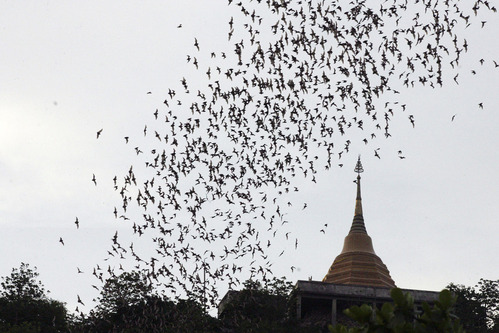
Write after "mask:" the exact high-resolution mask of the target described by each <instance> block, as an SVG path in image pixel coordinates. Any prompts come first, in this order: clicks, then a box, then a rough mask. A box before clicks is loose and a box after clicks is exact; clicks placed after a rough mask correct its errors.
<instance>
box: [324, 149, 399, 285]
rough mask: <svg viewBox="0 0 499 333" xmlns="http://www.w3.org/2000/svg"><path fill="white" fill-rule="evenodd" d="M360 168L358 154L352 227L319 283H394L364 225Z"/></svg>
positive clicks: (361, 170) (361, 169)
mask: <svg viewBox="0 0 499 333" xmlns="http://www.w3.org/2000/svg"><path fill="white" fill-rule="evenodd" d="M363 171H364V169H363V168H362V163H361V162H360V156H359V159H358V161H357V165H356V166H355V172H357V181H356V183H357V198H356V201H355V214H354V217H353V222H352V227H351V228H350V232H349V233H348V235H347V236H346V237H345V242H344V244H343V250H342V251H341V253H340V254H339V255H338V256H337V257H336V259H335V260H334V262H333V264H332V265H331V267H330V268H329V270H328V272H327V274H326V276H325V277H324V279H322V282H326V283H335V284H346V285H360V286H369V287H388V288H393V287H395V282H393V280H392V278H391V277H390V272H389V271H388V269H387V268H386V266H385V264H384V263H383V261H382V260H381V259H380V257H378V256H377V255H376V253H375V252H374V248H373V243H372V240H371V237H369V235H368V234H367V230H366V226H365V224H364V216H363V214H362V198H361V195H360V174H361V173H362V172H363Z"/></svg>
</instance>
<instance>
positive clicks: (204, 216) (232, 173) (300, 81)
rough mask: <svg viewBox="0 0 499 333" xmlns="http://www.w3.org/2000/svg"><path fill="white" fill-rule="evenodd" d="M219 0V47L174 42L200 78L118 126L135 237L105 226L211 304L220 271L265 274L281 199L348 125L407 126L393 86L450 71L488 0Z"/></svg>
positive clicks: (120, 213) (342, 141)
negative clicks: (148, 115)
mask: <svg viewBox="0 0 499 333" xmlns="http://www.w3.org/2000/svg"><path fill="white" fill-rule="evenodd" d="M228 3H229V6H230V8H232V10H233V16H232V17H230V18H227V22H228V31H227V40H228V49H227V50H204V49H203V43H202V40H198V39H197V38H193V48H192V50H191V51H192V52H190V53H189V55H188V56H187V62H188V63H189V64H191V65H192V66H193V67H194V68H195V69H197V70H198V71H200V73H201V74H202V76H203V78H204V81H203V80H199V79H197V78H196V79H195V78H192V79H189V78H185V77H184V78H179V85H178V86H177V87H171V88H170V89H169V90H168V92H167V93H166V94H165V96H164V102H163V104H162V105H159V106H158V108H157V109H156V110H154V112H153V116H154V118H152V119H154V121H153V122H152V123H150V124H148V125H147V126H145V127H144V129H143V134H144V136H145V137H146V138H149V141H148V143H147V144H146V145H141V146H138V145H134V144H133V142H134V138H133V137H131V136H130V137H129V136H127V137H126V138H125V140H126V144H128V145H130V147H131V148H132V149H133V154H134V155H135V154H136V155H137V157H136V158H137V160H138V161H139V162H137V163H134V164H132V166H130V168H129V169H128V171H127V172H126V173H125V174H124V175H122V176H120V177H115V178H114V187H115V190H116V191H117V193H119V194H120V196H121V206H120V207H117V208H115V209H114V212H113V213H114V215H115V217H116V218H117V219H120V220H124V221H125V223H128V224H129V225H130V226H131V230H132V231H133V233H134V234H135V235H138V236H141V237H137V240H136V241H135V242H134V243H132V244H127V245H123V246H122V245H121V243H120V241H119V239H118V234H116V235H115V236H114V237H113V239H112V249H111V250H110V251H109V255H110V256H114V257H116V258H122V259H124V258H128V257H129V256H131V257H133V258H134V259H135V260H136V262H137V266H136V268H137V269H144V270H146V272H147V273H148V274H149V276H150V277H151V279H155V280H158V281H161V282H162V283H163V284H164V286H165V287H166V288H167V289H169V290H170V291H171V292H174V293H175V292H176V293H177V294H184V295H185V294H187V295H189V296H194V297H197V298H198V299H203V300H205V301H206V300H208V301H211V302H212V304H215V302H216V300H217V297H218V293H217V290H218V289H219V286H220V285H219V283H218V282H220V281H224V283H226V284H228V286H229V287H234V286H236V285H237V284H238V283H239V282H240V279H242V278H249V277H253V278H258V279H263V280H265V279H266V278H267V276H268V275H269V274H271V272H272V269H271V266H272V262H273V260H275V259H276V258H277V257H278V256H280V255H282V253H283V251H282V250H283V249H284V248H273V247H272V244H273V243H280V244H282V243H283V242H282V241H281V242H278V241H277V239H279V240H284V239H285V240H288V241H289V242H290V244H291V245H290V248H296V247H297V246H298V237H297V235H290V233H289V232H286V226H285V224H286V223H287V222H288V221H287V220H286V217H285V215H286V212H285V211H286V209H288V208H289V207H291V206H292V202H291V201H290V199H289V196H291V194H292V193H293V192H295V191H297V190H298V187H299V185H298V184H299V182H300V181H303V179H309V180H311V181H316V178H315V177H316V173H317V170H319V169H323V168H326V169H329V168H331V167H332V166H333V165H335V164H336V163H339V162H338V160H339V159H340V158H341V156H342V154H346V153H348V152H349V149H350V144H351V140H352V138H353V137H357V138H360V140H362V141H363V142H364V143H365V144H368V143H369V142H371V141H372V140H375V139H376V138H377V137H381V138H383V137H388V136H390V121H391V119H393V118H394V117H395V116H399V117H404V118H405V119H408V121H410V123H411V124H412V126H414V124H415V117H414V115H412V114H407V113H405V112H406V105H405V104H402V103H399V102H398V100H397V96H398V94H399V92H400V91H401V90H406V89H410V88H412V87H414V86H420V85H428V86H431V87H439V86H441V85H442V84H444V82H445V81H446V80H447V79H446V78H448V77H453V76H454V74H455V72H456V71H457V68H458V65H459V63H460V59H461V57H463V54H464V53H465V52H466V51H467V50H468V48H469V47H470V46H469V45H468V42H467V40H466V39H464V38H462V37H461V35H460V34H462V32H463V31H465V29H466V28H468V26H470V25H472V24H481V26H482V27H483V26H484V24H483V22H481V21H480V20H479V19H478V18H479V16H478V14H482V12H483V13H485V14H489V12H491V13H495V12H496V8H495V7H493V6H492V5H491V4H490V3H489V2H487V1H480V0H479V1H475V2H472V1H457V0H447V1H442V0H405V1H403V0H402V1H400V0H393V1H388V0H387V1H362V0H348V1H346V0H345V1H344V0H338V1H312V0H310V1H302V0H300V1H297V0H267V1H261V0H257V1H252V0H249V1H248V0H246V1H245V0H241V1H239V2H238V3H235V2H233V1H232V0H229V1H228ZM179 27H181V26H179ZM455 78H456V77H455ZM148 94H149V93H148ZM154 94H156V92H153V93H152V95H154ZM101 131H102V130H100V131H99V132H98V133H97V136H98V137H99V135H100V132H101ZM374 153H375V154H376V155H378V152H377V150H374ZM378 156H379V155H378ZM352 167H353V166H352ZM94 179H95V177H94ZM94 182H95V180H94ZM296 206H297V205H295V206H294V207H296ZM299 207H300V209H301V208H302V207H303V208H304V207H306V204H305V205H303V203H302V204H300V205H299ZM295 222H296V221H295ZM299 223H303V224H304V226H303V227H304V228H306V227H307V226H306V225H305V224H306V223H307V221H299ZM143 239H146V242H142V243H144V244H146V245H138V244H141V240H143ZM151 240H152V243H153V244H154V247H153V249H152V250H151V242H150V241H151ZM144 247H148V249H147V250H145V249H144ZM271 248H272V249H273V250H272V251H270V249H271ZM115 269H116V268H115ZM108 272H109V274H114V273H115V270H113V268H112V267H109V269H108ZM94 274H95V275H96V276H97V277H98V278H100V279H102V276H103V272H102V270H101V271H99V270H94Z"/></svg>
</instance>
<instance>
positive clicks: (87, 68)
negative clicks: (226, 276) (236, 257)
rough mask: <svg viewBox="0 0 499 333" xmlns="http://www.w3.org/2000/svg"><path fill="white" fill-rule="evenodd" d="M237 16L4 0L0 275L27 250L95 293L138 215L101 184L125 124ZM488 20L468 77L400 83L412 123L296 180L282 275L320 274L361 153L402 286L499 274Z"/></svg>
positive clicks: (379, 246) (381, 246)
mask: <svg viewBox="0 0 499 333" xmlns="http://www.w3.org/2000/svg"><path fill="white" fill-rule="evenodd" d="M231 15H234V13H232V12H230V11H229V10H228V9H227V6H226V4H225V2H224V1H220V2H218V3H214V2H212V1H210V2H209V5H208V2H207V1H194V0H190V1H182V2H173V1H170V2H168V3H163V2H159V1H158V2H157V1H127V2H121V1H120V2H118V1H115V2H106V3H105V4H104V3H102V2H100V1H99V2H98V1H85V2H76V1H74V2H62V1H44V2H42V1H26V2H24V1H23V2H19V1H2V2H0V45H2V51H1V52H0V257H1V258H2V259H1V260H0V276H6V275H8V274H9V273H10V271H11V269H12V268H13V267H19V265H20V263H21V262H27V263H29V264H30V265H32V266H37V267H38V271H39V272H40V279H41V280H42V282H43V283H44V284H45V286H46V287H47V288H48V289H49V290H51V294H50V296H51V297H53V298H55V299H58V300H60V301H64V302H67V303H68V307H69V309H70V310H72V309H73V308H74V307H75V306H76V294H79V295H81V296H82V298H85V299H86V300H88V303H91V302H90V300H91V299H92V297H95V296H96V293H95V291H94V290H93V289H92V288H91V287H90V284H92V283H95V279H93V278H92V277H91V276H90V275H91V274H89V273H90V271H91V268H92V267H93V265H94V264H96V263H99V262H101V261H102V259H103V258H104V257H105V254H106V251H107V249H108V246H109V243H110V239H111V237H112V236H113V234H114V232H115V230H116V229H117V228H128V227H129V226H123V225H117V222H116V220H115V219H114V217H113V215H112V211H113V207H114V206H115V205H117V203H119V200H120V198H119V197H118V196H117V195H115V194H114V193H113V192H112V191H109V190H108V189H110V188H111V184H112V181H111V179H112V177H113V176H114V174H121V173H123V172H124V171H125V170H127V169H128V168H129V166H130V164H132V163H134V162H133V161H134V158H135V156H134V152H133V151H132V150H131V149H130V148H131V147H130V146H126V145H125V144H124V140H123V137H124V136H130V137H131V138H134V137H139V136H140V135H141V131H142V129H143V126H144V124H146V123H148V122H150V121H151V120H152V117H153V116H152V113H153V111H154V110H155V108H157V107H159V106H160V105H161V103H162V101H163V100H164V98H165V95H166V92H167V89H168V87H170V86H173V85H178V83H179V81H180V79H181V78H182V77H183V76H186V77H187V76H189V77H192V76H193V75H196V72H195V71H193V69H192V68H191V67H192V66H189V67H188V66H187V64H186V54H188V53H189V52H192V51H193V40H194V37H197V38H198V40H199V41H200V44H201V47H202V48H203V49H204V48H205V49H206V50H210V49H216V48H219V47H222V48H223V47H225V48H227V45H226V27H227V22H228V21H229V19H230V17H231ZM179 24H182V28H181V29H178V28H177V26H178V25H179ZM486 25H487V28H488V29H484V30H480V29H478V30H477V29H474V30H472V29H470V31H466V32H465V34H466V35H467V39H468V42H469V44H470V45H471V48H472V49H473V50H474V51H473V52H470V53H468V54H466V55H464V59H463V62H462V64H461V66H462V68H461V69H462V73H461V74H460V78H459V82H460V84H459V85H456V84H454V83H453V82H451V81H452V80H450V81H449V80H448V82H447V83H449V84H448V85H447V86H446V87H444V88H441V89H435V90H433V89H431V88H417V89H410V90H405V89H401V94H400V99H401V101H405V102H406V103H407V108H408V112H410V113H412V114H414V115H415V116H416V127H415V128H414V129H413V128H412V127H411V125H410V123H409V122H408V121H407V120H406V119H405V117H406V115H402V116H401V117H400V120H399V121H395V122H394V125H393V127H392V138H390V139H387V140H384V139H381V140H378V141H377V142H376V143H375V145H374V146H371V145H370V146H367V147H363V146H355V147H353V148H352V151H353V152H352V153H351V154H350V155H349V156H344V157H343V158H342V160H341V161H340V162H341V163H343V164H344V167H343V168H333V169H332V170H331V171H329V172H322V173H321V174H320V175H319V176H318V183H317V184H309V183H306V184H303V187H302V191H301V192H300V195H301V196H302V197H301V200H302V201H307V202H308V208H307V209H306V210H304V211H302V210H301V209H300V208H295V209H290V211H289V214H288V220H289V221H291V223H290V224H291V226H290V230H291V231H292V232H293V233H295V234H296V235H299V244H300V245H299V247H298V250H297V251H294V250H293V249H292V247H293V246H292V245H293V244H291V243H289V244H288V243H286V244H280V245H279V244H278V245H276V247H275V251H276V252H277V253H279V252H280V251H281V250H282V248H288V251H287V252H286V253H285V254H284V255H283V256H282V257H280V258H279V260H278V261H277V262H276V263H275V264H274V270H275V274H276V275H277V276H286V277H287V279H288V280H291V281H296V280H298V279H307V278H308V277H309V276H312V277H313V278H314V280H321V279H322V278H323V276H324V275H325V274H326V272H327V270H328V268H329V266H330V264H331V263H332V261H333V260H334V258H335V257H336V256H337V255H338V254H339V252H340V251H341V249H342V246H343V239H344V237H345V236H346V234H347V233H348V230H349V228H350V224H351V221H352V218H353V211H354V199H355V184H353V182H352V180H354V179H355V174H354V172H353V168H354V166H355V162H356V159H357V154H362V162H363V165H364V169H365V172H364V173H363V175H362V176H363V178H362V179H363V180H362V193H363V207H364V219H365V223H366V227H367V230H368V233H369V234H370V236H371V237H372V238H373V243H374V248H375V250H376V252H377V254H378V255H379V256H380V257H381V259H382V260H383V261H384V263H385V264H386V265H387V266H388V269H389V270H390V272H391V276H392V278H393V279H394V280H395V283H396V284H397V285H398V286H399V287H403V288H412V289H427V290H440V289H442V288H443V287H444V286H445V285H446V284H448V283H449V282H455V283H462V284H465V285H475V284H476V283H477V282H478V280H479V279H480V278H486V279H498V278H499V259H498V254H499V245H498V244H499V242H498V241H497V238H498V235H499V224H498V216H499V205H498V204H497V203H498V202H499V200H498V199H499V190H498V189H499V175H498V172H497V170H498V166H499V152H498V148H499V133H498V125H499V93H498V91H499V68H495V66H494V64H493V63H492V62H491V61H488V62H485V63H484V64H483V65H480V64H479V61H478V60H479V59H480V58H485V59H496V60H497V61H499V45H498V43H497V35H498V33H499V21H498V20H497V19H496V20H492V19H489V20H488V21H487V24H486ZM206 52H208V51H206ZM207 54H209V53H207ZM471 69H475V70H476V71H477V75H472V74H471ZM148 91H151V92H152V94H150V95H148V94H146V93H147V92H148ZM480 102H483V105H484V108H483V109H480V108H479V107H478V103H480ZM453 115H456V116H455V119H454V121H451V118H452V116H453ZM402 118H403V119H402ZM101 128H103V129H104V130H103V133H102V137H101V138H100V139H99V140H96V138H95V134H96V132H97V130H99V129H101ZM377 147H380V148H381V150H380V155H381V157H382V158H381V159H380V160H378V159H377V158H375V157H374V154H373V150H374V148H377ZM398 150H402V151H403V155H404V156H405V157H406V159H404V160H401V159H399V158H398V156H397V151H398ZM94 173H95V174H96V176H97V181H98V185H99V186H97V187H95V186H94V185H93V183H92V182H91V178H92V174H94ZM75 216H78V218H79V220H80V222H81V228H80V229H79V230H75V225H74V223H73V222H74V219H75ZM325 223H327V224H328V228H327V232H326V234H325V235H324V234H322V233H320V232H319V230H320V229H322V227H323V225H324V224H325ZM61 236H62V237H63V238H64V240H65V243H66V245H65V246H64V247H63V246H62V245H61V244H59V242H58V240H59V237H61ZM151 246H152V245H151ZM103 265H105V264H103ZM290 266H295V267H297V268H298V269H297V270H296V271H295V272H294V273H291V271H290V269H289V268H290ZM76 267H80V268H81V269H82V270H84V271H86V274H77V273H76V272H77V269H76ZM222 294H223V292H222Z"/></svg>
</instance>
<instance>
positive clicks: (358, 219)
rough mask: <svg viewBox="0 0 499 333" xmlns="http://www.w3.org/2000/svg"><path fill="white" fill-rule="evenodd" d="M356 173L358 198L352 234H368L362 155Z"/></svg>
mask: <svg viewBox="0 0 499 333" xmlns="http://www.w3.org/2000/svg"><path fill="white" fill-rule="evenodd" d="M354 171H355V172H356V173H357V181H356V183H357V197H356V198H355V213H354V216H353V222H352V227H351V228H350V233H352V232H361V233H365V234H367V230H366V226H365V224H364V216H363V214H362V196H361V194H360V174H361V173H362V172H364V168H363V167H362V163H361V161H360V155H359V159H358V160H357V164H356V165H355V169H354Z"/></svg>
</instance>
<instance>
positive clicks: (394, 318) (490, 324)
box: [0, 263, 499, 333]
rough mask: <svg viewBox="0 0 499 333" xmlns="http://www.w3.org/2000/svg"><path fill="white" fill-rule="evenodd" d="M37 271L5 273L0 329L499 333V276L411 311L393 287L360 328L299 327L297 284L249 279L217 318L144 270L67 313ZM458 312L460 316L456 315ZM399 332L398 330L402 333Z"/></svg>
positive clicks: (352, 313) (359, 319)
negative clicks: (84, 308) (388, 299)
mask: <svg viewBox="0 0 499 333" xmlns="http://www.w3.org/2000/svg"><path fill="white" fill-rule="evenodd" d="M38 275H39V274H38V272H37V271H36V268H30V266H29V265H28V264H24V263H23V264H21V266H20V267H19V268H14V269H12V273H11V274H10V275H9V276H6V277H2V282H1V290H0V333H7V332H9V333H21V332H22V333H38V332H43V333H51V332H75V333H79V332H81V333H84V332H85V333H87V332H88V333H90V332H137V333H139V332H158V333H159V332H161V333H162V332H227V333H229V332H283V333H284V332H303V333H306V332H321V331H322V332H328V331H329V332H338V333H339V332H378V331H380V332H381V331H383V332H398V331H400V330H401V329H402V331H403V332H432V331H434V332H461V331H462V329H463V328H464V329H466V331H467V332H499V280H498V281H491V280H483V279H482V280H481V281H480V282H479V283H478V285H477V286H475V287H465V286H462V285H455V284H450V285H449V286H448V289H449V290H451V291H452V293H450V292H448V291H444V292H442V293H441V294H440V298H441V299H440V300H439V301H438V302H437V303H436V304H435V305H434V306H433V307H427V308H425V309H424V312H423V313H414V307H413V305H411V296H410V295H407V294H403V293H402V292H401V291H400V290H398V289H394V290H392V297H393V300H394V301H393V304H386V305H384V306H383V307H382V308H381V309H372V308H371V307H370V306H367V305H363V306H361V307H353V308H350V309H349V310H347V315H348V316H349V317H350V318H352V319H353V321H355V322H356V327H353V328H352V327H350V328H347V327H343V326H341V325H338V326H336V327H334V328H333V327H330V326H329V327H328V326H327V325H316V326H302V323H300V322H299V321H297V320H296V319H295V318H293V314H294V312H293V311H292V309H293V305H294V304H293V292H292V289H293V288H292V283H291V282H287V281H285V280H284V279H274V280H272V281H269V282H267V283H265V284H262V283H260V282H257V281H247V282H245V283H244V285H243V288H242V290H241V291H238V292H233V293H231V294H230V295H228V296H229V297H227V298H226V299H225V300H224V305H223V313H222V314H221V315H220V316H219V318H214V317H212V316H210V315H208V314H207V312H206V309H205V307H204V305H203V304H201V303H200V302H198V301H197V300H194V299H177V300H171V299H169V298H167V297H166V296H164V295H162V294H160V293H159V292H158V291H157V290H156V289H155V288H154V287H153V286H152V284H151V283H150V281H149V280H148V279H147V277H146V276H145V275H143V274H141V273H140V272H125V273H123V274H121V275H119V276H116V277H112V278H110V279H108V280H106V281H105V284H104V286H103V288H102V289H101V292H100V296H99V297H98V299H97V305H96V306H95V308H94V309H92V310H91V311H90V312H89V313H88V314H83V313H69V312H68V311H67V308H66V306H65V304H64V303H63V302H60V301H57V300H53V299H50V298H49V297H48V296H47V293H48V292H47V291H46V290H45V288H44V287H43V284H42V283H41V282H40V281H39V279H38ZM458 317H460V319H458ZM402 331H401V332H402Z"/></svg>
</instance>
